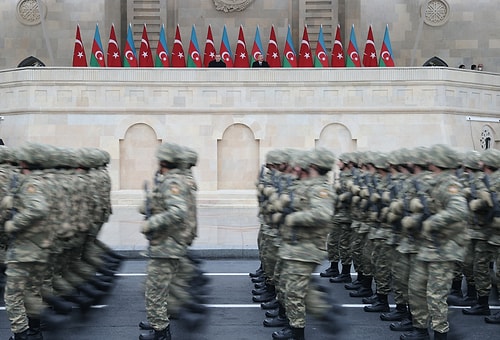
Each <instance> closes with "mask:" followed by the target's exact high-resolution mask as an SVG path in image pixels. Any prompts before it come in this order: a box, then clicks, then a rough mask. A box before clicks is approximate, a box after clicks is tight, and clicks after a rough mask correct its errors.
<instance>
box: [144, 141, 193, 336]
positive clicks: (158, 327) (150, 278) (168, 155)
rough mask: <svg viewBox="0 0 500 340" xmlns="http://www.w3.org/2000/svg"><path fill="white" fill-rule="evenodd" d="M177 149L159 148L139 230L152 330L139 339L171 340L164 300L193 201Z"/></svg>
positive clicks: (187, 233)
mask: <svg viewBox="0 0 500 340" xmlns="http://www.w3.org/2000/svg"><path fill="white" fill-rule="evenodd" d="M180 151H181V147H180V146H178V145H176V144H169V143H164V144H162V145H160V147H159V148H158V151H157V154H156V156H157V158H158V163H159V169H158V173H157V174H156V177H155V186H154V188H153V191H152V193H151V197H147V198H146V199H147V202H146V204H145V206H144V212H145V214H146V217H147V220H146V221H145V222H144V223H143V225H142V228H141V232H142V233H143V234H144V236H145V237H146V238H147V239H148V241H149V247H148V256H149V263H148V267H147V279H146V292H145V297H146V314H147V318H148V322H149V325H150V326H151V327H152V328H153V329H152V330H151V331H150V332H149V333H145V334H141V335H140V336H139V339H140V340H170V339H171V334H170V319H169V312H168V310H167V299H168V297H169V290H170V285H171V283H172V280H174V277H175V276H176V275H177V272H178V270H179V258H181V257H185V256H186V253H187V247H188V245H189V243H190V240H191V237H192V223H191V222H190V221H189V217H190V216H191V213H190V209H192V207H191V206H190V204H191V202H193V201H194V200H193V198H192V197H191V196H192V195H193V192H192V189H191V187H190V186H189V183H188V181H186V179H185V178H184V176H183V175H182V164H181V162H180V160H179V158H178V156H177V155H178V154H179V152H180ZM149 200H150V201H149Z"/></svg>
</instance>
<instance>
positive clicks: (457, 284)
mask: <svg viewBox="0 0 500 340" xmlns="http://www.w3.org/2000/svg"><path fill="white" fill-rule="evenodd" d="M463 299H464V296H463V294H462V279H460V280H453V281H452V283H451V290H450V294H448V298H447V299H446V302H447V303H448V305H450V306H461V303H462V301H463Z"/></svg>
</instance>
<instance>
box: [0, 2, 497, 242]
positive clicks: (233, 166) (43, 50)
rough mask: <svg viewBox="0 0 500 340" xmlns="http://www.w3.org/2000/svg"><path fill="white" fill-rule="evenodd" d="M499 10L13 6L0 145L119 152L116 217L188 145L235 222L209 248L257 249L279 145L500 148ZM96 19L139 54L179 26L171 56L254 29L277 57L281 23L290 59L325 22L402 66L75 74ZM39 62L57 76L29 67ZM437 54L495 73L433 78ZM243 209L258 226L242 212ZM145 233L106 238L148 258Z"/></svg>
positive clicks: (3, 60)
mask: <svg viewBox="0 0 500 340" xmlns="http://www.w3.org/2000/svg"><path fill="white" fill-rule="evenodd" d="M145 4H147V6H146V5H145ZM40 6H41V7H40ZM39 8H43V10H42V16H40V11H39V10H38V9H39ZM499 11H500V10H499V9H497V6H496V2H495V1H486V0H480V1H476V2H475V3H474V4H470V3H469V2H467V1H465V0H456V1H453V2H452V1H445V0H430V1H420V0H419V1H417V0H415V1H408V0H391V1H382V0H370V1H361V0H332V1H324V0H323V1H313V0H308V1H305V0H253V1H251V0H182V1H181V0H156V1H147V2H145V1H134V0H127V1H125V0H123V1H120V0H93V1H86V2H83V1H69V0H57V1H56V0H36V1H35V0H32V1H30V0H19V1H2V2H0V15H1V16H2V20H0V30H1V31H2V33H3V34H2V36H1V37H0V51H1V53H0V98H1V101H2V104H3V105H2V106H1V107H0V118H1V119H2V120H0V138H2V139H3V140H4V142H5V143H6V144H7V145H10V146H17V145H21V144H22V143H23V142H24V141H36V142H44V143H49V144H54V145H57V146H68V147H81V146H93V147H99V148H102V149H105V150H107V151H108V152H109V153H110V154H111V158H112V160H111V164H110V166H109V170H110V174H111V178H112V185H113V195H112V197H113V202H114V204H115V205H116V206H120V205H121V206H135V205H137V204H138V203H139V201H140V200H141V199H142V196H143V193H142V191H141V190H140V188H141V187H142V183H143V181H144V180H145V179H150V178H151V176H152V171H154V169H155V161H154V151H155V148H156V147H157V145H158V144H159V143H161V142H164V141H169V142H176V143H180V144H185V145H188V146H190V147H192V148H194V149H195V150H196V151H198V153H199V155H200V159H199V163H198V166H197V167H196V169H195V176H196V178H197V180H198V182H199V188H200V195H199V199H200V203H202V204H203V205H204V206H211V207H216V208H218V207H221V206H231V207H235V208H234V209H232V210H231V212H232V213H234V212H236V211H237V213H236V214H234V216H233V217H232V221H233V222H235V225H234V226H233V225H231V226H230V227H229V228H220V223H221V219H223V218H224V217H227V216H228V215H230V214H231V212H230V213H229V214H228V212H227V211H224V212H221V216H212V215H210V216H208V217H207V218H206V219H204V220H202V221H201V223H200V238H199V240H198V241H197V242H198V243H197V244H198V245H201V246H203V247H207V248H211V247H212V248H213V247H217V248H221V247H232V248H238V247H241V248H248V247H250V248H252V247H255V240H256V234H257V230H258V225H257V219H256V217H255V210H254V208H255V206H256V200H255V192H254V181H255V179H256V177H257V174H258V169H259V165H260V164H261V163H262V161H263V159H264V156H265V154H266V152H267V151H269V150H271V149H273V148H284V147H292V148H299V149H308V148H313V147H315V146H318V145H319V146H324V147H327V148H330V149H332V150H333V151H334V152H335V153H336V154H339V153H341V152H347V151H353V150H368V149H372V150H380V151H390V150H394V149H396V148H399V147H415V146H418V145H431V144H434V143H446V144H449V145H452V146H455V147H457V148H460V149H476V150H482V149H485V148H489V147H493V148H498V147H500V144H499V143H500V114H499V108H500V74H499V73H498V72H499V71H500V66H499V65H500V63H499V62H498V61H499V59H500V53H499V52H500V33H498V30H497V27H495V26H494V25H491V23H492V22H494V19H495V18H496V17H497V16H498V14H499V13H498V12H499ZM96 23H98V24H99V27H100V33H101V39H102V41H103V45H105V48H106V47H107V44H106V42H107V38H108V36H109V28H110V27H111V24H112V23H114V24H115V28H116V33H117V36H118V37H119V38H118V39H119V40H120V46H121V47H122V48H123V46H124V40H125V34H126V28H127V25H128V23H132V27H133V28H134V34H135V39H134V40H135V42H136V45H137V46H136V47H137V48H138V47H139V42H140V34H141V31H142V26H143V24H144V23H146V24H147V27H148V33H149V37H150V42H151V45H152V46H156V42H155V39H157V36H158V35H157V33H158V32H159V28H160V25H161V24H165V27H166V31H167V40H168V44H169V48H171V44H172V42H173V34H174V30H175V27H176V25H177V24H179V27H180V29H181V32H182V38H183V41H184V46H185V48H186V46H187V44H188V42H189V33H190V31H191V26H192V25H193V24H195V25H196V29H197V34H198V41H201V42H204V41H205V36H206V29H207V27H208V25H211V27H212V30H213V34H214V41H215V43H216V47H217V48H218V46H219V43H220V39H221V34H222V28H223V27H224V25H226V27H227V31H228V35H229V40H230V41H231V44H232V46H231V47H232V49H233V51H235V48H236V46H235V45H236V38H237V34H238V28H239V26H240V25H243V27H244V29H245V37H246V42H247V46H250V45H251V44H252V43H253V38H254V34H255V29H256V27H257V25H258V26H259V29H260V32H261V39H262V42H263V44H264V45H265V46H264V48H266V47H267V40H268V37H269V32H270V28H271V26H272V25H274V27H275V29H276V33H277V39H278V44H280V46H279V47H280V50H282V49H283V47H284V41H285V38H286V31H287V28H288V25H290V27H291V28H292V32H293V36H294V41H295V44H296V45H295V47H296V49H298V47H299V45H298V43H299V41H300V40H299V39H300V38H301V35H302V28H303V27H304V25H307V27H308V31H309V37H310V41H311V46H312V47H313V48H314V47H315V46H316V44H315V39H316V38H317V32H318V30H319V27H320V25H323V29H324V32H325V40H326V44H327V46H328V49H330V48H331V46H332V36H333V33H334V30H335V27H336V26H337V24H340V25H341V27H342V32H343V41H344V46H347V42H348V36H349V33H350V32H349V30H350V27H351V26H352V25H354V27H355V29H356V34H357V41H358V47H360V49H363V48H364V41H365V37H366V34H367V29H368V27H369V25H370V24H371V25H372V26H373V30H374V34H375V45H376V47H377V51H379V49H380V46H381V41H382V37H383V31H384V29H385V27H386V25H387V24H388V25H389V29H390V33H391V42H392V49H393V52H394V56H395V62H396V65H397V66H398V67H396V68H356V69H354V68H341V69H334V68H325V69H320V68H316V69H285V68H281V69H266V70H255V69H254V70H252V69H224V70H220V69H219V70H214V69H207V68H201V69H194V68H164V69H160V68H154V69H153V68H144V69H143V68H134V69H132V68H119V69H116V68H90V67H89V68H73V67H70V65H71V58H72V54H73V47H74V39H75V28H76V25H77V24H79V25H80V27H81V33H82V39H83V41H84V44H85V48H86V51H87V55H89V54H90V49H91V44H92V38H93V35H94V30H95V25H96ZM200 45H201V48H203V47H204V44H200ZM29 55H34V56H36V57H38V58H39V59H41V60H42V61H44V62H45V63H46V65H47V67H45V68H16V66H17V64H18V63H19V62H20V61H21V60H22V59H23V58H25V57H26V56H29ZM433 56H439V57H440V58H442V59H443V60H445V61H446V62H447V63H448V64H449V65H450V66H457V65H458V64H462V63H463V64H466V65H467V67H469V65H470V64H472V63H475V64H479V63H483V64H484V70H483V71H482V72H479V71H471V70H468V69H466V70H461V69H458V68H456V67H448V68H446V67H443V68H442V67H420V65H422V64H423V63H424V62H425V61H426V60H427V59H429V58H430V57H433ZM243 208H249V209H250V210H245V211H247V212H248V211H250V214H249V215H245V213H242V212H241V210H235V209H243ZM223 215H224V216H223ZM134 218H137V216H135V217H134ZM215 218H217V221H215V220H214V219H215ZM243 220H244V222H243V225H242V224H241V221H243ZM139 221H140V220H139V219H138V220H137V221H133V222H131V220H130V215H127V217H126V219H125V220H118V221H114V222H113V223H112V224H111V225H110V227H108V228H106V231H105V232H106V235H107V236H106V237H108V241H109V243H110V244H112V245H113V246H115V247H116V248H134V249H135V248H136V247H137V245H139V246H144V240H143V239H142V238H141V237H140V234H139V233H138V228H139ZM138 236H139V237H138ZM230 236H231V237H230ZM128 240H131V241H128ZM138 240H139V241H138ZM141 242H142V243H141Z"/></svg>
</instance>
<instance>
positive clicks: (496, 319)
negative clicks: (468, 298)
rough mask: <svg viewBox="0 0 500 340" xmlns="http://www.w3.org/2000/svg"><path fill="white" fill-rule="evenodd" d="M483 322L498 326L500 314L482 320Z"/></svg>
mask: <svg viewBox="0 0 500 340" xmlns="http://www.w3.org/2000/svg"><path fill="white" fill-rule="evenodd" d="M484 322H486V323H495V324H500V312H498V313H495V314H493V315H491V316H487V317H485V318H484Z"/></svg>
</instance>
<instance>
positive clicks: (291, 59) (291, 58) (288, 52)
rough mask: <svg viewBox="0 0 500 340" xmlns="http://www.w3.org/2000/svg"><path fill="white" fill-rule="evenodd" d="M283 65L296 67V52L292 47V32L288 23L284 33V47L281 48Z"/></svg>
mask: <svg viewBox="0 0 500 340" xmlns="http://www.w3.org/2000/svg"><path fill="white" fill-rule="evenodd" d="M283 67H297V54H296V53H295V49H294V48H293V40H292V32H291V30H290V25H289V26H288V33H287V35H286V42H285V49H284V50H283Z"/></svg>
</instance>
